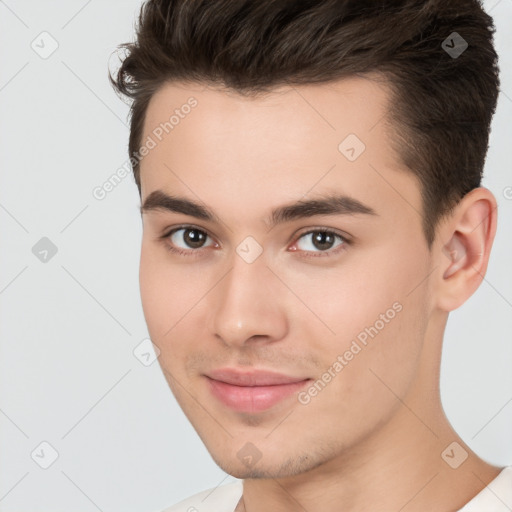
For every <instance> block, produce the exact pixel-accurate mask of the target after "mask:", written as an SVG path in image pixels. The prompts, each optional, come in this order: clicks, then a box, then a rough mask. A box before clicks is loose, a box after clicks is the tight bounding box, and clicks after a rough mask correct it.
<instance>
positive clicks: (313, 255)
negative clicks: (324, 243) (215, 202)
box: [158, 224, 352, 258]
mask: <svg viewBox="0 0 512 512" xmlns="http://www.w3.org/2000/svg"><path fill="white" fill-rule="evenodd" d="M181 229H194V230H197V231H200V232H201V233H204V234H205V235H207V236H208V237H210V235H209V234H208V232H207V231H205V230H204V229H200V228H198V227H196V226H193V225H190V224H183V225H181V226H177V227H174V228H172V229H171V230H170V231H168V232H166V233H165V234H164V235H162V236H160V237H158V238H159V239H160V240H162V241H163V242H164V247H165V248H166V249H167V250H168V251H169V252H171V253H173V254H179V255H180V256H188V257H191V258H194V257H197V256H200V255H201V253H202V249H203V248H200V249H189V250H184V249H179V248H176V247H174V246H172V245H170V244H169V243H168V240H169V237H170V236H171V235H173V234H174V233H175V232H176V231H180V230H181ZM311 233H325V234H328V235H333V236H335V237H338V238H339V239H340V240H341V241H342V242H343V243H342V244H340V245H338V246H337V247H336V248H335V249H332V250H327V251H319V252H311V251H300V250H297V251H296V252H303V253H304V254H303V255H301V257H306V258H318V257H321V258H322V257H331V256H335V255H337V254H339V253H340V252H343V251H345V250H346V249H347V245H350V244H351V243H352V241H351V240H350V239H348V238H347V237H345V236H343V235H341V234H340V233H338V232H337V231H333V230H332V229H326V228H321V227H318V228H312V229H310V230H309V231H305V232H304V233H300V234H299V235H298V237H297V238H296V241H298V240H300V239H301V238H302V237H303V236H306V235H310V234H311ZM210 238H211V237H210ZM293 252H295V251H293Z"/></svg>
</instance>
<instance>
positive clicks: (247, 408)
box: [205, 369, 312, 413]
mask: <svg viewBox="0 0 512 512" xmlns="http://www.w3.org/2000/svg"><path fill="white" fill-rule="evenodd" d="M205 377H206V380H207V384H208V387H209V390H210V393H211V394H212V396H213V397H214V398H216V399H217V400H218V401H220V402H221V403H222V404H223V405H225V406H227V407H229V408H230V409H233V410H236V411H238V412H246V413H257V412H263V411H266V410H268V409H270V408H272V407H273V406H275V405H276V404H278V403H279V402H281V401H283V400H285V399H286V398H289V397H291V396H292V395H293V394H294V393H296V392H298V391H300V389H302V388H303V387H304V386H305V385H306V384H307V383H308V382H309V381H310V380H312V379H310V378H300V377H291V376H288V375H284V374H279V373H275V372H269V371H253V372H250V373H248V372H241V371H238V370H232V369H224V370H216V371H212V372H210V373H209V374H208V375H205Z"/></svg>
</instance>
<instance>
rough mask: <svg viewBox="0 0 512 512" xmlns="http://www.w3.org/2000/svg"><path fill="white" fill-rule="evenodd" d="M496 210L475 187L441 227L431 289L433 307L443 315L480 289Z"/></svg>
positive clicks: (486, 194)
mask: <svg viewBox="0 0 512 512" xmlns="http://www.w3.org/2000/svg"><path fill="white" fill-rule="evenodd" d="M497 207H498V206H497V203H496V198H495V197H494V195H493V194H492V192H491V191H490V190H488V189H486V188H485V187H478V188H475V189H473V190H471V191H470V192H469V193H468V194H466V195H465V196H464V197H463V198H462V200H461V201H460V203H459V204H458V205H457V207H456V209H455V211H454V213H453V214H452V215H451V216H450V219H449V220H448V221H447V222H445V223H444V224H443V225H442V228H441V229H440V231H439V233H438V238H439V240H440V242H439V243H438V244H436V245H435V247H436V249H435V250H436V254H435V259H436V261H437V268H438V272H436V274H435V275H436V278H437V281H436V286H435V288H436V303H437V306H438V307H439V308H440V309H442V310H443V311H453V310H454V309H457V308H458V307H459V306H461V305H462V304H463V303H464V302H466V300H467V299H468V298H469V297H471V295H472V294H473V293H474V292H475V290H476V289H477V288H478V287H479V286H480V283H481V282H482V280H483V278H484V276H485V272H486V271H487V264H488V262H489V257H490V254H491V248H492V243H493V241H494V235H495V234H496V225H497ZM443 241H444V242H443Z"/></svg>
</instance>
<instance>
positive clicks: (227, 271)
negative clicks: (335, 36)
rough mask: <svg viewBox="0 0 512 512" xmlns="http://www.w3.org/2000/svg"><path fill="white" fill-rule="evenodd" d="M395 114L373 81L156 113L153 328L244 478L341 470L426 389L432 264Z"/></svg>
mask: <svg viewBox="0 0 512 512" xmlns="http://www.w3.org/2000/svg"><path fill="white" fill-rule="evenodd" d="M191 97H193V100H190V98H191ZM387 98H388V96H387V91H386V89H385V88H384V86H383V85H379V84H377V83H376V82H372V81H370V80H366V79H363V78H359V77H358V78H350V79H345V80H342V81H338V82H335V83H331V84H328V85H326V84H322V85H308V86H300V87H294V88H291V87H283V88H280V89H276V90H275V91H273V92H272V93H270V94H268V95H266V96H265V97H258V98H247V97H241V96H238V95H237V94H236V93H234V92H227V91H225V90H220V89H213V88H207V87H204V86H202V85H197V84H196V85H185V84H172V85H166V86H165V87H164V88H162V89H161V90H159V92H158V93H157V94H156V95H155V96H154V97H153V98H152V100H151V102H150V105H149V108H148V111H147V116H146V120H145V130H144V135H143V141H147V140H149V139H148V137H150V138H151V139H152V140H153V141H154V142H155V145H153V144H149V145H148V147H149V146H154V147H152V148H151V149H150V151H149V152H148V153H147V155H146V156H145V157H144V158H143V159H142V162H141V189H142V203H143V204H144V203H146V206H147V207H146V208H144V209H143V226H144V228H143V229H144V232H143V240H142V250H141V262H140V288H141V295H142V304H143V309H144V315H145V319H146V322H147V326H148V330H149V333H150V336H151V339H152V341H153V343H154V344H155V345H156V346H157V347H158V348H159V349H160V357H159V362H160V365H161V368H162V370H163V372H164V375H165V377H166V379H167V381H168V383H169V386H170V388H171V390H172V392H173V393H174V395H175V397H176V399H177V401H178V403H179V404H180V406H181V407H182V409H183V411H184V413H185V414H186V416H187V417H188V419H189V420H190V422H191V424H192V425H193V427H194V428H195V429H196V431H197V433H198V434H199V436H200V437H201V439H202V441H203V442H204V443H205V445H206V447H207V449H208V450H209V452H210V454H211V456H212V457H213V459H214V460H215V461H216V463H217V464H218V465H219V466H220V467H221V468H222V469H223V470H224V471H226V472H228V473H230V474H231V475H233V476H235V477H237V478H249V477H263V476H264V477H285V476H291V475H296V474H299V473H304V472H306V471H309V470H313V469H314V468H318V467H322V465H325V464H328V463H329V461H333V460H336V459H339V458H342V457H343V456H344V455H346V454H348V453H349V452H350V450H351V449H354V448H355V447H356V446H357V443H358V442H359V441H361V440H362V439H364V438H366V437H367V436H370V435H372V434H375V433H376V432H378V431H379V429H380V428H381V427H382V425H383V424H384V423H385V422H387V421H388V420H389V419H390V418H392V417H393V415H394V414H395V413H396V412H397V407H398V405H397V404H399V401H398V400H397V399H396V396H398V397H400V398H403V397H405V396H406V395H408V393H410V392H411V390H412V389H413V388H416V387H417V386H415V384H417V383H418V382H417V379H419V378H420V377H419V375H420V374H421V372H419V371H418V368H419V367H420V365H421V364H422V362H421V349H422V345H423V343H424V338H425V332H426V328H427V322H428V316H429V313H430V311H429V310H430V306H429V303H428V300H427V297H428V289H427V286H428V280H427V279H425V278H426V276H427V275H428V269H429V252H428V249H427V246H426V242H425V239H424V236H423V232H422V230H421V216H420V213H419V212H421V200H420V188H419V184H418V182H417V181H416V179H415V178H414V177H413V176H412V175H411V174H410V173H409V172H407V171H406V170H405V169H403V168H402V167H401V165H400V162H399V160H398V158H397V156H396V155H395V154H394V152H393V151H392V150H391V148H390V139H391V137H392V136H393V135H392V133H390V132H388V131H387V128H386V127H385V124H384V121H383V116H384V115H385V112H386V106H387ZM187 105H189V106H187ZM173 114H175V115H174V118H173V120H172V121H171V123H172V126H171V127H170V128H169V118H170V116H171V115H173ZM166 122H167V123H168V124H167V125H165V123H166ZM162 126H166V127H167V129H166V130H165V129H164V130H162ZM166 131H167V132H168V133H166ZM160 139H161V140H160ZM157 191H159V192H157ZM165 195H167V196H171V197H172V199H173V200H171V199H169V198H166V197H165ZM176 199H180V200H182V201H177V200H176ZM190 203H196V205H198V206H199V207H200V208H201V209H198V208H194V207H193V206H194V205H191V204H190ZM225 369H228V370H233V371H234V372H232V373H222V371H221V370H225ZM260 371H267V372H276V373H278V374H281V375H284V377H282V379H281V380H280V381H279V380H277V379H276V378H274V377H275V376H270V377H269V375H267V374H264V373H258V372H260ZM243 379H246V380H243ZM235 384H238V385H235ZM240 384H245V385H240ZM250 384H251V385H250ZM389 389H392V390H393V391H394V393H390V391H389ZM395 395H396V396H395Z"/></svg>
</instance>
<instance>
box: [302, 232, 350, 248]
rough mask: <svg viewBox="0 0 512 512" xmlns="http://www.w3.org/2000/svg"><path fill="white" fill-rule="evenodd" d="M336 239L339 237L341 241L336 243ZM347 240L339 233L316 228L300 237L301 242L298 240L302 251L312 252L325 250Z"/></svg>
mask: <svg viewBox="0 0 512 512" xmlns="http://www.w3.org/2000/svg"><path fill="white" fill-rule="evenodd" d="M336 239H339V240H340V242H339V243H337V244H336ZM301 240H304V241H305V242H304V243H302V244H301V243H300V241H301ZM345 242H346V240H345V239H344V238H343V237H342V236H341V235H338V234H337V233H334V232H332V231H326V230H315V231H309V232H307V233H304V234H303V235H301V237H300V238H299V242H297V247H298V248H299V249H300V250H301V251H312V252H317V251H320V252H325V251H328V250H330V249H333V248H335V247H338V246H339V245H342V244H343V243H345Z"/></svg>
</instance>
